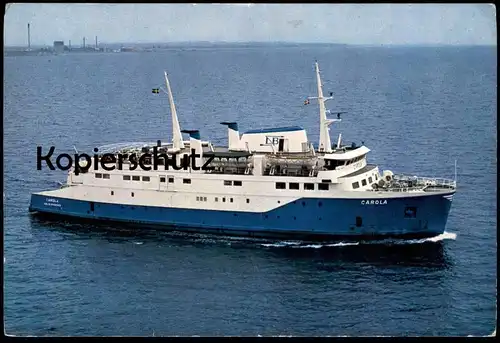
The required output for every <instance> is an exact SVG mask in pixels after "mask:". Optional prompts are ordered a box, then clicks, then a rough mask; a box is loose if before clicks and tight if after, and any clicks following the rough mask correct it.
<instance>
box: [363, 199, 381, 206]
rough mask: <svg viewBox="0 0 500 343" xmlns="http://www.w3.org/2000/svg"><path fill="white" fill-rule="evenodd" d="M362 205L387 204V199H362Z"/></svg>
mask: <svg viewBox="0 0 500 343" xmlns="http://www.w3.org/2000/svg"><path fill="white" fill-rule="evenodd" d="M361 205H387V200H361Z"/></svg>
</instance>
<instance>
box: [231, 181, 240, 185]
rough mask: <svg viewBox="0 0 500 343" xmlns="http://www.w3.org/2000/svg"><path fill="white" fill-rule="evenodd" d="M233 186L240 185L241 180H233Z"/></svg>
mask: <svg viewBox="0 0 500 343" xmlns="http://www.w3.org/2000/svg"><path fill="white" fill-rule="evenodd" d="M233 186H241V181H234V182H233Z"/></svg>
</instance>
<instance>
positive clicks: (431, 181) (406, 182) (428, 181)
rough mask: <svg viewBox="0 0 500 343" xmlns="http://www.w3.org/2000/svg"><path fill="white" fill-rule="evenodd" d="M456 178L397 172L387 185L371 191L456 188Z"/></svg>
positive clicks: (429, 190) (415, 190) (427, 190)
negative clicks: (420, 175)
mask: <svg viewBox="0 0 500 343" xmlns="http://www.w3.org/2000/svg"><path fill="white" fill-rule="evenodd" d="M456 188H457V182H456V180H452V179H446V178H435V177H419V176H410V175H404V174H396V175H394V176H393V179H392V180H391V181H390V183H389V184H388V185H387V186H385V187H377V188H376V189H372V190H371V191H377V192H417V191H424V192H431V191H433V190H434V191H437V190H443V189H449V190H455V189H456Z"/></svg>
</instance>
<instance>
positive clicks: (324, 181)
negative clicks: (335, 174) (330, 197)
mask: <svg viewBox="0 0 500 343" xmlns="http://www.w3.org/2000/svg"><path fill="white" fill-rule="evenodd" d="M321 182H323V183H331V182H332V180H321Z"/></svg>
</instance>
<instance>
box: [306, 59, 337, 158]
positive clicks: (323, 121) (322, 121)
mask: <svg viewBox="0 0 500 343" xmlns="http://www.w3.org/2000/svg"><path fill="white" fill-rule="evenodd" d="M314 65H315V69H316V81H317V84H318V96H317V97H308V99H318V102H319V149H318V151H322V152H326V153H330V152H332V143H331V140H330V128H329V126H330V124H331V123H333V122H335V121H340V119H328V118H327V117H326V114H327V113H329V112H330V111H328V110H327V109H326V107H325V101H328V100H331V99H333V96H330V97H327V98H325V97H324V96H323V85H322V84H321V76H320V74H319V66H318V61H316V62H315V64H314ZM330 94H331V93H330Z"/></svg>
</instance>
